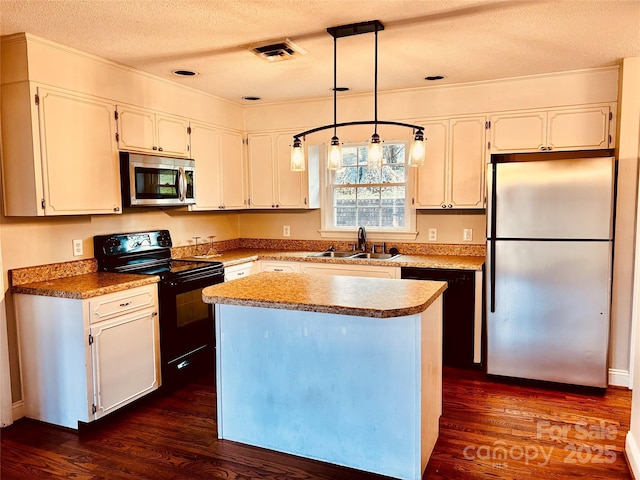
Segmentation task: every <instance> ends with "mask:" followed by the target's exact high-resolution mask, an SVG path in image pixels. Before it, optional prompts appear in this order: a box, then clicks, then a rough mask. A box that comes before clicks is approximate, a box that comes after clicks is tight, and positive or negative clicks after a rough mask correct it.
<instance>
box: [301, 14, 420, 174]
mask: <svg viewBox="0 0 640 480" xmlns="http://www.w3.org/2000/svg"><path fill="white" fill-rule="evenodd" d="M380 30H384V25H382V23H380V21H379V20H371V21H369V22H361V23H352V24H349V25H342V26H338V27H331V28H327V32H328V33H329V35H331V36H332V37H333V123H332V124H331V125H323V126H322V127H316V128H312V129H310V130H306V131H304V132H300V133H298V134H296V135H294V136H293V144H292V145H291V170H293V171H303V170H304V169H305V164H306V159H305V156H304V144H303V140H304V139H305V137H306V136H307V135H309V134H311V133H315V132H319V131H321V130H327V129H329V128H333V137H331V142H330V144H329V148H328V152H327V166H328V168H329V169H330V170H336V169H338V168H340V166H341V164H342V146H341V144H340V140H339V139H338V134H337V130H338V128H339V127H348V126H352V125H373V134H372V135H371V139H370V140H369V148H368V153H367V166H368V167H369V168H381V167H382V161H383V154H382V140H381V139H380V135H378V125H395V126H400V127H407V128H411V129H413V139H412V141H411V147H410V152H409V158H408V161H407V164H408V165H409V166H412V167H419V166H422V165H424V157H425V145H424V142H425V138H424V127H421V126H419V125H411V124H409V123H402V122H393V121H386V120H378V32H379V31H380ZM371 32H374V34H375V67H374V91H373V102H374V103H373V105H374V108H373V114H374V115H373V120H362V121H357V122H343V123H337V102H336V92H337V85H336V80H337V73H336V72H337V40H338V38H342V37H347V36H350V35H360V34H363V33H371Z"/></svg>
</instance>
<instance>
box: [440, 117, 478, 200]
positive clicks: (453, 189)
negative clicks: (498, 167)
mask: <svg viewBox="0 0 640 480" xmlns="http://www.w3.org/2000/svg"><path fill="white" fill-rule="evenodd" d="M485 125H486V118H485V117H474V118H459V119H452V120H451V121H450V123H449V137H450V145H451V147H450V149H449V195H448V199H447V207H449V206H451V207H452V208H483V207H484V175H485V152H486V134H485V132H486V127H485Z"/></svg>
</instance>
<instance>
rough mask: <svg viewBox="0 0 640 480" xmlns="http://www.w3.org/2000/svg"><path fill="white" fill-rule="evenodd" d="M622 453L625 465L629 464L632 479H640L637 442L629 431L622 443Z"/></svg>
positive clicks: (639, 450) (639, 459)
mask: <svg viewBox="0 0 640 480" xmlns="http://www.w3.org/2000/svg"><path fill="white" fill-rule="evenodd" d="M624 453H625V455H626V456H627V463H628V464H629V469H630V470H631V473H632V474H633V478H640V449H638V442H636V439H635V437H634V436H633V433H631V431H628V432H627V438H626V439H625V442H624Z"/></svg>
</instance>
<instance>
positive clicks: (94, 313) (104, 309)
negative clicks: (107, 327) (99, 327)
mask: <svg viewBox="0 0 640 480" xmlns="http://www.w3.org/2000/svg"><path fill="white" fill-rule="evenodd" d="M157 292H158V287H157V285H155V284H153V285H146V286H144V287H136V288H131V289H129V290H124V291H122V292H116V293H109V294H107V295H100V296H99V297H96V298H92V299H91V300H90V301H89V323H96V322H101V321H103V320H107V319H110V318H113V317H115V316H117V315H122V314H124V313H128V312H133V311H135V310H139V309H141V308H147V307H154V306H156V305H157V298H158V294H157Z"/></svg>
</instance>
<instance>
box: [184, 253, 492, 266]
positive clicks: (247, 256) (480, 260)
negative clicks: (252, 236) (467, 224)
mask: <svg viewBox="0 0 640 480" xmlns="http://www.w3.org/2000/svg"><path fill="white" fill-rule="evenodd" d="M313 253H317V252H310V251H308V252H292V251H279V250H268V249H253V248H240V249H236V250H229V251H226V252H222V253H219V254H216V255H213V256H210V257H208V258H199V260H203V261H207V260H211V261H217V262H222V263H223V264H224V266H225V267H231V266H233V265H238V264H241V263H246V262H251V261H255V260H279V261H290V262H291V261H296V262H315V263H341V264H350V265H363V264H365V262H366V264H367V265H382V266H389V267H420V268H441V269H453V270H481V269H482V265H483V264H484V261H485V257H484V256H470V255H399V256H397V257H394V258H392V259H390V260H374V259H366V260H363V259H355V258H325V257H310V256H309V255H311V254H313ZM187 258H193V257H187Z"/></svg>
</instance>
